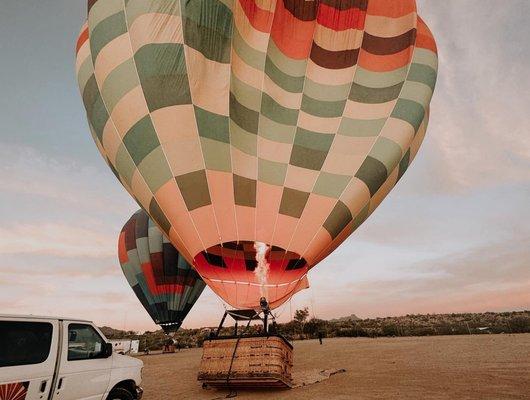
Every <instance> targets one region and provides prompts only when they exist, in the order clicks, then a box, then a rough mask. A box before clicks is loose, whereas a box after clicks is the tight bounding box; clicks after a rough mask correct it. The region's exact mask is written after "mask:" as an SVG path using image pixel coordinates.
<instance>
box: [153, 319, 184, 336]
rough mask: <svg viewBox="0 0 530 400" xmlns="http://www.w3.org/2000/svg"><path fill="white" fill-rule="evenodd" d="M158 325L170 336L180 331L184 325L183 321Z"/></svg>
mask: <svg viewBox="0 0 530 400" xmlns="http://www.w3.org/2000/svg"><path fill="white" fill-rule="evenodd" d="M158 325H160V327H161V328H162V329H163V331H164V333H165V334H169V333H171V332H176V331H178V330H179V328H180V326H181V325H182V321H177V322H163V323H159V324H158Z"/></svg>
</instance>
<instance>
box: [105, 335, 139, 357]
mask: <svg viewBox="0 0 530 400" xmlns="http://www.w3.org/2000/svg"><path fill="white" fill-rule="evenodd" d="M109 342H110V343H112V347H113V348H114V352H115V353H120V354H137V353H138V349H139V348H140V341H139V340H133V339H110V340H109Z"/></svg>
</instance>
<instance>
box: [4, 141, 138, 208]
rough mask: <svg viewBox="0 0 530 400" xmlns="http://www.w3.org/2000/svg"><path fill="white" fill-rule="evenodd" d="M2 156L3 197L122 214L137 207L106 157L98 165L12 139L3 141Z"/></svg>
mask: <svg viewBox="0 0 530 400" xmlns="http://www.w3.org/2000/svg"><path fill="white" fill-rule="evenodd" d="M0 160H2V161H1V163H0V181H1V182H2V187H1V188H0V195H1V196H2V197H6V198H7V197H8V196H12V197H19V198H21V197H23V196H29V197H30V198H31V199H32V201H33V203H34V204H35V202H37V201H41V202H46V203H47V204H53V206H55V207H56V208H57V207H59V206H61V207H68V208H72V207H76V208H77V209H78V210H83V211H85V212H92V213H94V212H105V213H107V214H109V213H112V214H120V215H121V214H123V212H124V210H125V211H127V210H129V209H130V210H131V213H132V210H135V209H137V206H136V204H135V203H134V201H133V200H132V199H131V198H130V196H129V194H128V193H127V192H126V191H125V189H123V188H122V187H121V184H120V183H119V182H118V181H117V180H116V178H115V177H114V176H113V175H112V173H111V172H110V170H109V169H108V168H107V166H106V165H105V163H104V161H103V160H98V161H100V162H99V163H98V164H96V163H95V164H94V165H97V167H95V166H91V165H88V164H81V163H79V162H77V161H76V160H74V159H69V158H62V159H60V160H58V159H55V158H53V157H50V156H48V155H46V154H44V153H42V152H39V151H37V150H36V149H34V148H32V147H29V146H20V145H11V144H8V143H1V145H0ZM50 202H53V203H50Z"/></svg>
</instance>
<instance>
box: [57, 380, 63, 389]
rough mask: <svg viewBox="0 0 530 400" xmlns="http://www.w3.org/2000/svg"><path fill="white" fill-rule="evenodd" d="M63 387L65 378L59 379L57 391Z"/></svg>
mask: <svg viewBox="0 0 530 400" xmlns="http://www.w3.org/2000/svg"><path fill="white" fill-rule="evenodd" d="M62 387H63V378H59V383H58V384H57V390H59V389H60V388H62Z"/></svg>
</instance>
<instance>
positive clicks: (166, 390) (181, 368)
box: [140, 334, 530, 400]
mask: <svg viewBox="0 0 530 400" xmlns="http://www.w3.org/2000/svg"><path fill="white" fill-rule="evenodd" d="M201 352H202V349H192V350H183V351H181V352H180V353H175V354H160V355H149V356H142V357H140V358H141V359H142V360H143V361H144V363H145V367H144V382H143V386H144V389H145V395H144V398H145V400H163V399H198V400H200V399H207V400H210V399H222V398H224V397H225V396H226V394H227V393H228V392H225V391H217V390H213V389H210V390H204V389H202V388H201V385H200V384H199V383H198V382H197V380H196V377H197V370H198V366H199V362H200V358H201ZM332 368H344V369H346V372H345V373H341V374H337V375H334V376H331V377H330V378H329V379H328V380H325V381H323V382H320V383H316V384H313V385H310V386H306V387H301V388H296V389H291V390H275V391H261V392H260V391H239V392H238V395H237V398H240V399H278V400H279V399H340V400H343V399H344V400H346V399H407V400H411V399H459V400H462V399H480V400H490V399H491V400H493V399H495V400H499V399H530V334H520V335H478V336H437V337H420V338H383V339H365V338H351V339H350V338H340V339H325V340H324V344H323V345H322V346H320V345H319V344H318V341H314V340H311V341H299V342H295V343H294V374H301V373H314V372H318V371H320V370H323V369H332Z"/></svg>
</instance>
